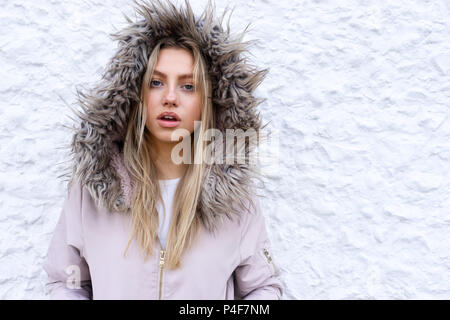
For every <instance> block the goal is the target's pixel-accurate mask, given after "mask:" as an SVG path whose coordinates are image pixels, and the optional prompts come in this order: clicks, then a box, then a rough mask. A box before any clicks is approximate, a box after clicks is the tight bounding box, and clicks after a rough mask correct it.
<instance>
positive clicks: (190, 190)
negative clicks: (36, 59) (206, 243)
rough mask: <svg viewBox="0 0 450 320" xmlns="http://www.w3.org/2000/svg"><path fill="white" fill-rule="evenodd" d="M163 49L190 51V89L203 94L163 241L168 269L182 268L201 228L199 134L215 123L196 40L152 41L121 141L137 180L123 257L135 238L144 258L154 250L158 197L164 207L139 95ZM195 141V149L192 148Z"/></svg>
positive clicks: (202, 145) (201, 145)
mask: <svg viewBox="0 0 450 320" xmlns="http://www.w3.org/2000/svg"><path fill="white" fill-rule="evenodd" d="M164 47H175V48H183V49H187V50H189V51H190V52H191V53H192V54H193V58H194V72H193V74H194V88H195V90H201V96H202V99H201V101H202V102H201V103H202V106H201V108H202V112H201V125H200V126H198V128H197V129H196V130H198V135H197V137H198V139H199V140H198V142H199V143H195V144H194V141H193V138H194V137H195V135H194V133H192V134H191V142H192V143H191V155H193V156H194V157H195V160H194V161H192V159H191V162H190V163H189V164H188V165H187V168H186V170H185V173H184V175H183V176H182V177H181V179H180V181H179V183H178V187H177V189H176V191H175V196H174V202H173V209H172V210H173V211H172V217H171V222H170V227H169V234H168V239H167V245H166V255H165V266H167V268H168V269H175V268H178V267H180V266H181V257H182V255H183V253H184V252H185V250H186V249H187V248H189V246H190V245H191V244H192V243H193V241H194V240H195V238H196V236H197V234H198V232H199V230H200V228H201V227H202V226H201V221H200V217H199V214H198V212H197V201H198V199H199V195H200V190H201V186H202V178H203V176H204V174H205V170H208V168H209V166H206V164H205V162H204V161H202V160H203V156H204V150H205V148H206V142H205V141H206V140H205V139H204V138H202V137H204V135H205V132H206V130H208V129H210V128H213V126H214V123H215V119H214V113H213V109H212V102H211V92H212V86H211V80H210V77H209V75H208V68H207V64H206V61H205V60H204V58H203V56H202V55H201V53H200V50H199V49H198V47H197V46H196V44H195V43H194V42H192V41H191V40H189V39H185V38H182V39H178V40H174V39H173V38H165V39H162V40H161V41H159V42H158V43H157V44H156V45H155V47H154V49H153V51H152V52H151V54H150V56H149V59H148V63H147V69H146V72H145V74H144V77H143V80H142V85H141V96H140V101H139V103H136V104H135V105H134V106H133V108H132V111H131V115H130V119H129V122H128V127H127V133H126V137H125V141H124V165H125V167H126V168H127V169H128V171H129V172H130V175H131V176H132V178H133V180H134V181H135V183H134V187H133V192H132V199H131V203H132V206H131V217H132V223H133V231H132V234H131V237H130V240H129V241H128V245H127V247H126V250H125V255H126V252H127V251H128V248H129V246H130V244H131V241H132V240H133V239H134V238H136V239H137V241H138V243H139V245H140V246H141V249H142V250H143V252H144V253H145V260H147V258H148V255H152V254H153V252H152V246H153V244H154V243H155V242H156V241H157V236H158V226H159V221H158V220H159V217H158V212H157V209H156V205H157V202H158V201H161V203H162V204H163V205H164V203H163V201H162V198H161V192H160V188H159V183H158V179H157V172H156V167H155V164H154V160H153V159H154V158H153V156H152V153H151V152H152V151H151V148H150V145H149V141H150V139H149V138H150V135H149V134H150V133H149V131H148V129H147V128H146V126H145V123H146V117H147V108H146V106H145V99H144V98H143V97H144V96H145V94H146V92H147V89H148V84H149V82H150V80H151V79H152V75H153V71H154V68H155V65H156V62H157V59H158V55H159V52H160V50H161V49H162V48H164ZM194 145H196V149H197V150H194Z"/></svg>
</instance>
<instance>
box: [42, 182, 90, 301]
mask: <svg viewBox="0 0 450 320" xmlns="http://www.w3.org/2000/svg"><path fill="white" fill-rule="evenodd" d="M81 204H82V187H81V184H80V183H77V182H75V183H74V184H73V185H72V187H71V188H70V190H69V194H68V196H67V197H66V199H65V201H64V204H63V208H62V210H61V214H60V217H59V220H58V223H57V225H56V228H55V230H54V233H53V236H52V239H51V242H50V246H49V249H48V252H47V256H46V258H45V261H44V266H43V267H44V270H45V272H46V273H47V276H48V279H47V282H46V284H45V289H46V293H50V298H51V299H54V300H89V299H91V297H92V286H91V278H90V273H89V266H88V264H87V262H86V260H85V258H84V257H83V238H82V224H81Z"/></svg>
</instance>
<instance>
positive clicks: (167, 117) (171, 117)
mask: <svg viewBox="0 0 450 320" xmlns="http://www.w3.org/2000/svg"><path fill="white" fill-rule="evenodd" d="M157 119H158V120H164V121H181V119H180V117H179V116H178V115H177V114H176V113H175V112H163V113H161V114H160V115H159V116H158V118H157Z"/></svg>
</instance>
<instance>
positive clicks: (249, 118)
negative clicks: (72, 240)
mask: <svg viewBox="0 0 450 320" xmlns="http://www.w3.org/2000/svg"><path fill="white" fill-rule="evenodd" d="M135 5H136V12H137V13H138V14H139V17H138V20H137V21H136V22H133V21H132V20H131V19H129V18H128V17H125V18H126V19H127V21H128V23H129V25H128V26H127V27H126V28H124V29H122V30H121V31H119V32H117V33H115V34H112V35H111V36H112V37H113V39H114V40H117V41H119V48H118V50H117V52H116V53H115V55H114V56H113V57H112V59H111V60H110V62H109V64H108V66H107V68H106V69H105V72H104V74H103V76H102V79H101V81H100V82H99V84H98V85H97V86H96V87H95V88H94V89H92V90H89V92H88V93H83V92H80V91H79V90H78V89H77V94H78V101H79V104H80V105H81V107H82V111H75V110H74V112H75V114H76V115H77V118H78V119H77V121H76V122H77V125H76V127H74V128H73V129H74V134H73V138H72V142H71V155H72V158H73V159H72V160H71V162H70V168H68V169H69V173H68V174H67V175H68V176H69V178H70V181H69V186H70V184H71V183H72V182H73V181H74V180H79V181H81V182H82V184H83V186H85V187H86V188H87V189H88V190H89V193H90V194H91V196H92V198H93V199H94V200H95V202H96V203H97V205H101V206H104V207H106V208H107V209H108V210H110V211H120V212H127V211H128V210H129V208H130V192H131V190H132V187H133V181H131V180H130V176H129V175H128V173H127V170H126V169H125V167H124V165H123V154H122V147H123V141H124V136H125V132H126V128H127V122H128V119H129V114H130V110H131V108H132V106H134V105H135V104H136V103H138V101H139V100H140V88H141V81H142V79H143V76H144V73H145V70H146V64H147V60H148V57H149V55H150V53H151V52H152V49H153V47H154V45H155V44H156V43H157V41H159V40H160V39H161V38H163V37H168V36H172V37H175V38H177V37H181V36H186V37H189V38H191V39H192V40H194V41H195V43H197V44H198V47H199V48H200V50H201V52H202V54H203V55H204V57H205V58H206V61H207V63H208V72H209V75H210V77H211V80H212V83H213V96H212V102H213V109H214V112H215V114H216V124H215V127H216V128H217V129H219V130H220V131H221V132H222V133H223V135H224V136H225V130H226V129H243V130H247V129H250V128H253V129H254V130H255V131H256V132H258V133H259V132H260V129H262V127H261V120H260V117H259V113H258V112H257V106H258V105H259V104H260V103H261V102H262V101H264V99H259V98H255V97H254V96H253V91H254V90H255V89H256V87H257V86H258V85H259V84H260V83H261V81H262V80H263V79H264V77H265V75H266V73H267V72H268V69H264V70H257V69H256V68H255V67H253V66H250V65H249V64H248V63H247V62H246V58H245V57H243V56H242V53H243V52H245V51H246V48H247V46H248V45H249V44H251V43H252V42H253V41H247V42H242V41H241V39H242V36H243V34H241V36H240V37H236V38H235V37H232V36H231V35H230V29H229V25H227V29H226V30H225V29H224V28H223V27H222V21H223V18H224V16H225V13H226V12H227V10H225V11H224V13H223V15H222V17H221V19H220V20H216V18H215V8H214V6H213V5H212V4H211V2H210V1H208V3H207V5H206V7H205V10H204V12H203V13H202V14H201V15H200V16H197V15H195V14H194V13H193V11H192V8H191V7H190V5H189V3H188V2H187V0H186V2H185V6H184V7H183V8H177V7H175V6H174V5H172V4H170V3H169V4H168V5H162V4H161V3H160V1H152V3H144V2H141V3H135ZM246 29H247V28H246ZM244 32H245V31H244ZM254 172H255V171H254V170H253V169H252V168H250V167H249V165H247V164H245V165H244V164H239V165H237V164H235V165H227V164H213V165H211V170H210V171H209V173H208V176H205V177H204V179H205V180H204V183H203V186H202V190H201V194H200V198H199V203H198V208H199V212H200V216H201V221H202V223H203V225H204V226H205V227H206V228H207V229H208V230H214V229H215V227H217V221H218V220H221V219H222V217H224V216H227V217H231V215H232V214H237V215H239V212H241V211H240V210H236V204H238V207H240V209H243V208H242V207H241V206H242V204H243V203H240V204H239V201H237V200H239V199H243V198H245V196H248V195H249V194H248V193H249V192H250V191H249V190H255V189H254V186H255V184H254V178H255V175H254ZM217 218H220V219H217Z"/></svg>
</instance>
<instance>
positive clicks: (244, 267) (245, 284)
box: [234, 197, 284, 300]
mask: <svg viewBox="0 0 450 320" xmlns="http://www.w3.org/2000/svg"><path fill="white" fill-rule="evenodd" d="M254 202H255V207H256V211H255V210H251V214H250V215H249V214H246V215H245V218H244V219H242V224H243V225H242V227H241V230H242V231H241V245H240V254H241V263H240V264H239V265H238V267H237V268H236V269H235V271H234V279H235V298H236V299H242V300H279V299H281V297H282V295H283V292H284V288H283V284H282V282H281V279H280V271H279V269H278V267H277V266H276V264H275V262H274V261H273V258H272V256H271V243H270V240H269V237H268V233H267V229H266V225H265V220H264V216H263V214H262V212H261V207H260V204H259V200H258V198H257V197H255V198H254Z"/></svg>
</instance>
